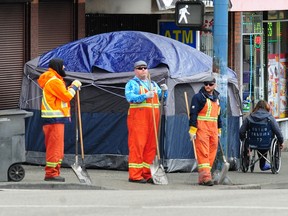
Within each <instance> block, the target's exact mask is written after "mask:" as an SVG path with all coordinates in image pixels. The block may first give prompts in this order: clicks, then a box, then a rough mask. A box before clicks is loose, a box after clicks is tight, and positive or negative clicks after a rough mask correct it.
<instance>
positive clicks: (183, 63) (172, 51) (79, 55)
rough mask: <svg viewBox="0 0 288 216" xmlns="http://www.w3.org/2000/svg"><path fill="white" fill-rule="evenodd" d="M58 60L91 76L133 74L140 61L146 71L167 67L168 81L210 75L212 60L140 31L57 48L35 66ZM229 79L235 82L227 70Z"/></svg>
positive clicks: (98, 36) (108, 34)
mask: <svg viewBox="0 0 288 216" xmlns="http://www.w3.org/2000/svg"><path fill="white" fill-rule="evenodd" d="M53 57H60V58H62V59H63V60H64V62H65V67H66V70H68V71H77V72H83V73H84V72H85V73H91V72H93V67H98V68H101V69H103V70H106V71H108V72H116V73H118V72H127V71H133V64H134V62H136V61H138V60H144V61H146V62H147V63H148V66H149V68H155V67H157V66H158V65H160V64H166V65H167V66H168V67H169V73H170V76H171V77H172V78H178V77H187V76H192V75H195V74H197V73H199V72H205V71H211V67H212V58H211V57H210V56H208V55H206V54H204V53H202V52H199V51H198V50H196V49H194V48H192V47H190V46H188V45H186V44H183V43H181V42H178V41H176V40H174V39H171V38H167V37H164V36H161V35H156V34H152V33H148V32H140V31H118V32H111V33H104V34H99V35H95V36H91V37H87V38H83V39H80V40H77V41H75V42H71V43H68V44H66V45H64V46H60V47H58V48H56V49H54V50H52V51H49V52H48V53H46V54H43V55H42V56H41V57H40V60H39V64H38V66H40V67H44V68H47V66H48V63H49V60H50V59H51V58H53ZM229 77H231V78H236V75H235V73H234V72H233V71H231V70H229Z"/></svg>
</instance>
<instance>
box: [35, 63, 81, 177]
mask: <svg viewBox="0 0 288 216" xmlns="http://www.w3.org/2000/svg"><path fill="white" fill-rule="evenodd" d="M65 76H66V73H65V71H64V65H63V60H62V59H58V58H54V59H51V60H50V62H49V68H48V70H47V71H46V72H44V73H43V74H42V75H40V77H39V79H38V83H39V85H40V87H41V88H42V89H43V92H42V93H43V96H42V104H41V117H42V120H43V132H44V136H45V147H46V166H45V178H44V180H45V181H57V182H65V178H63V177H61V176H60V167H61V162H62V159H63V157H64V124H65V123H69V122H70V121H71V119H70V100H71V99H72V98H73V97H74V96H75V94H76V91H78V90H79V88H80V87H81V85H82V84H81V82H80V81H78V80H74V81H73V82H72V84H71V86H69V87H68V89H67V88H66V85H65V82H64V80H63V77H65Z"/></svg>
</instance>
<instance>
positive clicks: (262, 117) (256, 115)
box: [239, 108, 284, 143]
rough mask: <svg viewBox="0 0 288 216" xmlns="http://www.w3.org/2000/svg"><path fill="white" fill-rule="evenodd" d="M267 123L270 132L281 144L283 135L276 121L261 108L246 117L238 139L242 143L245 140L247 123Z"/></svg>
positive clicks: (247, 128)
mask: <svg viewBox="0 0 288 216" xmlns="http://www.w3.org/2000/svg"><path fill="white" fill-rule="evenodd" d="M268 121H269V123H270V124H271V128H272V131H273V133H274V134H275V135H276V137H277V139H278V141H279V143H283V141H284V139H283V135H282V132H281V129H280V127H279V125H278V123H277V122H276V119H275V118H274V117H273V116H272V114H271V113H270V112H268V111H267V110H266V109H261V108H260V109H259V110H257V111H256V112H252V113H251V114H250V115H249V116H248V117H246V118H245V119H244V121H243V124H242V126H241V128H240V131H239V135H240V139H241V140H242V141H243V140H244V139H245V138H246V132H247V131H248V130H249V122H252V123H266V122H268Z"/></svg>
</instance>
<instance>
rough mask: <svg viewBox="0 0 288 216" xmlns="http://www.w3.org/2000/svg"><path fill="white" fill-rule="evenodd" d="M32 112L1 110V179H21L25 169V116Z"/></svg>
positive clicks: (30, 114)
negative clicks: (22, 164)
mask: <svg viewBox="0 0 288 216" xmlns="http://www.w3.org/2000/svg"><path fill="white" fill-rule="evenodd" d="M32 115H33V113H32V112H27V111H25V110H19V109H9V110H0V160H1V161H0V164H1V166H0V181H1V182H3V181H21V180H22V179H23V178H24V176H25V170H24V168H23V167H22V166H21V163H23V162H25V159H26V158H25V118H26V117H30V116H32Z"/></svg>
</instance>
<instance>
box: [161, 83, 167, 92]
mask: <svg viewBox="0 0 288 216" xmlns="http://www.w3.org/2000/svg"><path fill="white" fill-rule="evenodd" d="M160 88H161V90H162V91H167V90H168V86H167V85H166V84H162V85H160Z"/></svg>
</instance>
